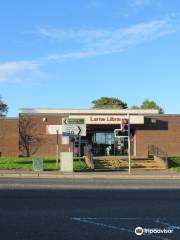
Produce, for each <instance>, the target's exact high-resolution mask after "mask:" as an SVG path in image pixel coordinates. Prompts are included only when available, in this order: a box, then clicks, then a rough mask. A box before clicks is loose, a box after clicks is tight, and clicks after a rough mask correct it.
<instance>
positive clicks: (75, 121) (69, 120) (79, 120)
mask: <svg viewBox="0 0 180 240" xmlns="http://www.w3.org/2000/svg"><path fill="white" fill-rule="evenodd" d="M63 124H78V125H79V124H85V120H84V118H65V119H64V122H63Z"/></svg>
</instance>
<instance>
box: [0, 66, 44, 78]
mask: <svg viewBox="0 0 180 240" xmlns="http://www.w3.org/2000/svg"><path fill="white" fill-rule="evenodd" d="M40 65H41V64H40V63H38V62H33V61H16V62H15V61H14V62H5V63H0V82H18V81H27V80H29V79H31V78H32V76H34V77H35V76H40V75H41V72H40V70H39V67H40Z"/></svg>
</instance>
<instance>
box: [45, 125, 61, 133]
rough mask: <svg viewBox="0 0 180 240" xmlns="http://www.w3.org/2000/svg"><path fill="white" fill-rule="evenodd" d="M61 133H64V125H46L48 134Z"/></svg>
mask: <svg viewBox="0 0 180 240" xmlns="http://www.w3.org/2000/svg"><path fill="white" fill-rule="evenodd" d="M57 131H58V133H59V134H61V133H62V125H47V126H46V134H57Z"/></svg>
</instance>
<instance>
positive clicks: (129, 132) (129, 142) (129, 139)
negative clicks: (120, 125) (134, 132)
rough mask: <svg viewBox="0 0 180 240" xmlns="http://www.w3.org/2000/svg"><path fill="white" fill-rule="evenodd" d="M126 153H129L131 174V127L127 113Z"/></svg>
mask: <svg viewBox="0 0 180 240" xmlns="http://www.w3.org/2000/svg"><path fill="white" fill-rule="evenodd" d="M128 154H129V175H131V128H130V115H129V114H128Z"/></svg>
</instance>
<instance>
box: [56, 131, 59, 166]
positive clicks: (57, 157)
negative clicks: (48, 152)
mask: <svg viewBox="0 0 180 240" xmlns="http://www.w3.org/2000/svg"><path fill="white" fill-rule="evenodd" d="M56 133H57V134H56V167H58V162H59V130H57V131H56Z"/></svg>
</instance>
